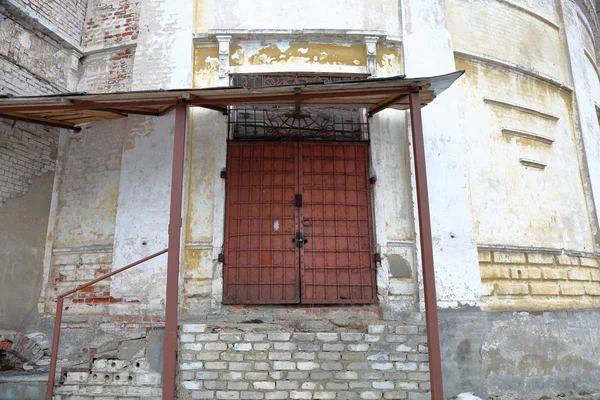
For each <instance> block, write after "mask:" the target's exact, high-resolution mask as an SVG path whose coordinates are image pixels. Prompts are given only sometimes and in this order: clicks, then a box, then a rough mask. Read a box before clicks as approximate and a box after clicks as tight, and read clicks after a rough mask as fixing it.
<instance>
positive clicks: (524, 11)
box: [498, 0, 560, 31]
mask: <svg viewBox="0 0 600 400" xmlns="http://www.w3.org/2000/svg"><path fill="white" fill-rule="evenodd" d="M498 1H499V2H500V3H504V4H506V5H507V6H509V7H512V8H515V9H517V10H519V11H521V12H523V13H525V14H527V15H529V16H531V17H533V18H535V19H537V20H539V21H542V22H543V23H545V24H546V25H548V26H550V27H552V28H554V29H556V30H557V31H558V30H560V27H559V26H558V25H556V24H555V23H554V22H552V21H550V20H549V19H547V18H544V17H542V16H541V15H539V14H537V13H536V12H535V11H532V10H529V9H527V8H525V7H522V6H520V5H518V4H516V3H513V2H512V1H509V0H498Z"/></svg>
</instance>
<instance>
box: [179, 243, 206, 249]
mask: <svg viewBox="0 0 600 400" xmlns="http://www.w3.org/2000/svg"><path fill="white" fill-rule="evenodd" d="M184 247H185V249H186V250H188V249H189V250H212V248H213V244H212V242H189V243H186V244H184Z"/></svg>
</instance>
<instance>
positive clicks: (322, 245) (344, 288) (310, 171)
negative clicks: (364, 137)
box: [300, 142, 375, 304]
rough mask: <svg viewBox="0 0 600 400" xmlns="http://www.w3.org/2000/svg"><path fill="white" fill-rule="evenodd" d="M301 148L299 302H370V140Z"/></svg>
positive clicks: (371, 287) (371, 260)
mask: <svg viewBox="0 0 600 400" xmlns="http://www.w3.org/2000/svg"><path fill="white" fill-rule="evenodd" d="M300 146H301V154H300V158H301V161H300V163H301V168H300V190H301V192H302V195H303V206H302V208H301V211H300V214H301V216H300V219H301V229H302V230H303V233H304V236H305V237H306V240H307V241H308V242H307V243H306V244H305V245H304V246H303V248H302V249H301V284H302V291H301V293H302V303H305V304H331V303H335V304H344V303H353V304H358V303H372V302H373V301H374V298H375V284H374V283H375V279H374V278H375V273H374V268H373V250H372V243H373V241H372V224H371V196H370V186H369V179H368V143H332V142H329V143H327V142H320V143H319V142H309V143H302V144H301V145H300Z"/></svg>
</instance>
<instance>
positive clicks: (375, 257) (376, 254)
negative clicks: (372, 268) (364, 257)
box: [373, 253, 381, 263]
mask: <svg viewBox="0 0 600 400" xmlns="http://www.w3.org/2000/svg"><path fill="white" fill-rule="evenodd" d="M373 261H375V262H376V263H378V262H381V254H379V253H375V254H373Z"/></svg>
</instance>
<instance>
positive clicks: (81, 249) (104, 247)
mask: <svg viewBox="0 0 600 400" xmlns="http://www.w3.org/2000/svg"><path fill="white" fill-rule="evenodd" d="M112 251H113V245H112V244H95V245H91V246H78V247H61V248H54V249H52V253H53V254H78V253H110V252H112Z"/></svg>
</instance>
